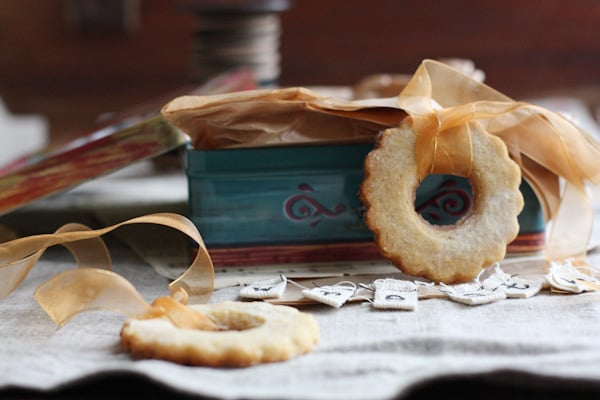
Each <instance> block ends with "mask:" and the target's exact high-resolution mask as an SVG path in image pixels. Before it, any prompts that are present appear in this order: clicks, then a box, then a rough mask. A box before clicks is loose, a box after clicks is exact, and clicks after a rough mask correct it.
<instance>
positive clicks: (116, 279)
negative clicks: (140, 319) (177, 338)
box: [0, 213, 214, 325]
mask: <svg viewBox="0 0 600 400" xmlns="http://www.w3.org/2000/svg"><path fill="white" fill-rule="evenodd" d="M138 223H150V224H159V225H164V226H166V227H170V228H174V229H177V230H179V231H180V232H182V233H184V234H186V235H187V236H188V237H190V238H191V239H193V240H194V241H195V242H196V243H197V244H198V251H197V253H196V257H195V258H194V260H193V261H192V263H191V265H190V267H189V268H188V269H187V271H186V272H185V273H184V274H183V275H182V276H181V277H179V278H178V279H177V280H175V281H173V282H171V284H170V285H169V289H170V293H171V297H172V302H176V303H177V304H186V303H187V302H188V300H192V301H194V302H203V303H205V302H207V301H208V300H209V298H210V296H211V294H212V290H213V284H214V269H213V264H212V260H211V259H210V256H209V254H208V251H207V249H206V246H205V245H204V241H203V239H202V236H201V235H200V232H198V229H197V228H196V226H195V225H194V224H193V223H192V222H191V221H190V220H189V219H187V218H186V217H184V216H181V215H178V214H172V213H158V214H150V215H144V216H141V217H137V218H132V219H130V220H127V221H124V222H121V223H118V224H115V225H112V226H109V227H106V228H103V229H96V230H93V229H90V228H88V227H87V226H85V225H81V224H73V223H72V224H67V225H64V226H62V227H61V228H60V229H58V230H57V231H56V232H55V233H54V234H44V235H34V236H29V237H25V238H20V239H15V240H12V241H9V242H5V243H2V244H0V254H1V255H2V259H3V261H4V262H3V263H2V264H0V296H1V297H0V298H3V297H6V296H8V295H9V294H10V293H11V292H12V291H13V290H15V289H16V288H17V287H18V286H19V285H20V283H21V282H22V281H23V280H24V279H25V278H26V276H27V274H28V273H29V271H30V270H31V268H33V266H34V265H35V264H36V262H37V261H38V260H39V258H40V257H41V256H42V255H43V253H44V251H45V250H46V249H47V248H48V247H50V246H52V245H56V244H61V245H63V246H65V247H67V248H68V249H69V251H70V252H71V253H72V254H73V256H74V257H75V260H76V262H77V266H78V268H77V269H75V270H69V271H66V272H63V273H60V274H58V275H56V276H54V277H53V278H52V279H50V280H49V281H47V282H45V283H43V284H42V285H40V286H39V287H38V288H37V289H36V291H35V294H34V296H35V298H36V300H37V301H38V303H39V304H40V306H41V307H42V308H43V309H44V310H45V311H46V313H47V314H48V315H49V316H50V317H51V318H52V319H53V320H54V321H55V322H56V323H57V324H58V325H63V324H64V323H66V322H67V321H68V320H69V319H71V318H72V317H73V316H75V315H77V314H78V313H80V312H83V311H86V310H93V309H108V310H112V311H116V312H120V313H122V314H125V315H127V316H130V317H133V316H137V315H141V314H142V313H147V312H148V310H149V309H150V308H152V307H157V306H150V305H149V304H148V303H146V301H145V300H144V299H143V298H142V296H141V295H140V294H139V293H138V292H137V291H136V289H135V288H134V287H133V285H131V283H129V282H128V281H127V280H125V279H124V278H122V277H120V276H119V275H117V274H115V273H114V272H112V271H111V265H112V264H111V260H110V255H109V253H108V249H107V248H106V245H105V244H104V242H103V241H102V239H101V238H100V237H101V236H102V235H104V234H106V233H109V232H111V231H113V230H115V229H117V228H119V227H121V226H124V225H129V224H138ZM172 302H170V303H169V302H165V301H163V302H161V303H160V304H162V305H164V304H171V303H172ZM162 308H163V309H164V311H163V314H165V315H167V316H169V317H171V316H172V317H173V318H175V319H176V320H182V319H185V318H183V317H181V315H182V314H181V307H177V306H173V305H172V304H171V305H170V306H169V307H162ZM171 314H173V315H171ZM194 320H198V318H197V317H195V319H194Z"/></svg>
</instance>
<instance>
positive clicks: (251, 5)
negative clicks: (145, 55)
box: [183, 0, 291, 87]
mask: <svg viewBox="0 0 600 400" xmlns="http://www.w3.org/2000/svg"><path fill="white" fill-rule="evenodd" d="M290 6H291V1H289V0H262V1H256V0H254V1H240V0H236V1H232V0H230V1H219V0H211V1H206V0H205V1H194V2H189V3H187V4H186V5H184V7H183V8H184V10H185V11H187V12H190V13H193V14H194V15H195V16H196V18H197V28H196V30H195V32H194V38H195V46H194V48H193V58H192V70H191V78H192V79H193V80H195V81H200V82H201V81H204V80H206V79H210V78H211V77H212V76H214V75H216V74H219V73H222V72H223V71H224V70H229V69H234V68H242V67H244V68H249V69H251V70H252V71H253V72H254V74H255V78H256V80H257V82H258V84H259V85H260V86H263V87H268V86H276V85H277V82H278V79H279V74H280V55H279V44H280V35H281V23H280V19H279V13H280V12H282V11H285V10H287V9H288V8H289V7H290Z"/></svg>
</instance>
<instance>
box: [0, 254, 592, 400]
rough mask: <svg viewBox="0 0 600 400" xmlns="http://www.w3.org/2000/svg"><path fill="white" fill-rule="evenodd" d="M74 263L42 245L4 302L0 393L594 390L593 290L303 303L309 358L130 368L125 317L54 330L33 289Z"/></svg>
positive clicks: (373, 395)
mask: <svg viewBox="0 0 600 400" xmlns="http://www.w3.org/2000/svg"><path fill="white" fill-rule="evenodd" d="M115 245H117V247H116V248H117V251H116V252H115ZM109 248H110V249H111V252H112V254H113V258H114V263H115V265H114V270H115V271H116V272H118V273H120V274H121V275H123V276H124V277H125V278H127V279H128V280H130V281H131V282H132V283H133V284H134V285H135V287H136V288H138V290H139V291H140V292H141V293H142V294H143V295H144V297H145V298H146V299H147V300H148V301H151V300H153V299H154V298H156V297H158V296H160V295H165V294H167V284H168V282H167V279H166V278H164V277H162V276H159V275H158V274H157V273H156V272H155V271H154V269H152V268H151V267H149V266H148V265H144V263H143V262H142V261H140V260H139V259H138V258H137V257H136V256H135V255H133V253H131V252H129V251H128V250H127V249H125V248H122V247H119V246H118V243H109ZM72 267H73V262H72V260H71V259H70V256H69V255H68V253H66V251H63V250H62V248H60V247H59V248H57V249H50V250H49V251H48V253H47V254H45V255H44V257H43V258H42V261H41V262H40V263H39V265H38V266H37V267H36V268H34V269H33V270H32V272H31V273H30V275H29V276H28V278H27V279H26V281H25V282H24V284H23V285H22V286H21V287H20V288H18V289H17V291H16V292H14V293H12V294H11V295H10V296H9V297H7V298H6V299H4V300H3V301H2V302H0V315H1V317H0V319H1V321H2V324H1V325H0V337H1V338H2V341H1V342H0V389H3V388H9V387H22V388H32V389H40V390H51V389H55V388H57V387H60V386H65V385H67V386H68V385H72V384H75V383H77V382H80V381H82V380H84V379H88V380H89V379H90V378H92V377H94V376H101V375H102V376H106V374H109V375H110V374H115V376H118V375H119V374H122V373H123V372H131V373H134V374H139V375H140V376H144V377H146V378H148V379H150V380H153V381H155V382H159V383H161V384H164V385H166V386H167V387H169V388H173V389H174V390H177V391H181V392H184V393H193V394H196V395H198V396H205V397H211V398H212V397H214V398H217V399H241V398H244V399H315V400H316V399H361V400H368V399H391V398H397V397H398V396H401V395H403V394H405V393H407V391H409V390H410V388H411V387H412V386H413V385H419V384H423V383H424V382H426V381H427V380H429V379H434V378H440V377H447V376H452V375H455V374H459V375H460V374H479V373H490V372H494V371H498V372H501V371H514V372H517V373H519V374H520V373H524V374H525V373H526V374H533V376H539V377H555V378H561V379H564V380H565V382H570V383H571V384H572V383H574V382H575V383H576V382H578V381H581V382H583V381H588V384H591V387H593V388H595V390H597V391H598V393H600V293H587V294H577V295H559V294H551V293H550V292H548V291H543V292H542V293H540V294H538V295H537V296H534V297H531V298H528V299H507V300H503V301H498V302H494V303H489V304H485V305H481V306H467V305H464V304H459V303H455V302H452V301H449V300H447V299H427V300H422V301H420V302H419V306H418V308H417V309H416V310H415V311H382V310H375V309H374V308H372V307H370V304H369V303H366V302H365V303H352V304H346V305H344V306H343V307H341V308H339V309H335V308H332V307H329V306H327V305H314V306H308V307H305V308H304V310H305V311H306V312H310V313H312V314H314V315H315V317H316V319H317V321H318V323H319V326H320V330H321V339H320V342H319V344H318V345H317V346H316V348H315V349H314V351H312V352H311V353H309V354H307V355H304V356H300V357H297V358H294V359H292V360H289V361H286V362H282V363H275V364H265V365H258V366H254V367H250V368H242V369H215V368H206V367H188V366H181V365H177V364H174V363H170V362H164V361H157V360H132V359H131V358H130V356H129V355H128V354H127V353H125V352H124V351H123V350H122V349H121V347H120V345H119V330H120V328H121V326H122V323H123V321H124V317H123V316H121V315H118V314H115V313H112V312H109V311H97V312H88V313H85V314H81V315H78V316H76V317H75V318H74V319H73V320H72V321H71V322H69V323H68V324H67V325H65V326H64V327H62V328H60V329H58V328H57V327H56V326H55V325H54V323H53V322H52V321H51V320H50V319H49V318H48V317H47V316H46V314H45V313H44V312H43V311H42V310H41V308H40V307H39V306H38V305H37V303H36V302H35V300H34V298H33V291H34V289H35V287H36V286H37V285H39V284H40V283H42V282H43V281H44V280H46V279H48V278H49V277H51V276H52V275H54V274H56V273H57V272H59V271H62V270H64V269H67V268H72ZM238 292H239V288H236V287H234V288H228V289H221V290H218V291H216V292H215V293H214V296H213V298H212V300H211V301H215V302H216V301H221V300H227V299H235V298H237V294H238ZM528 382H529V381H528V380H527V379H524V380H523V382H522V384H523V385H528ZM532 385H533V384H532ZM0 393H1V391H0Z"/></svg>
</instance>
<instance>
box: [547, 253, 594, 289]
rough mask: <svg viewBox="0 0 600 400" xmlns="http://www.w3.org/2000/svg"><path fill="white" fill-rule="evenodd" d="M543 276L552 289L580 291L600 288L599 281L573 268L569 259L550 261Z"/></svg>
mask: <svg viewBox="0 0 600 400" xmlns="http://www.w3.org/2000/svg"><path fill="white" fill-rule="evenodd" d="M545 278H546V281H547V282H548V283H549V284H550V286H552V288H553V289H555V290H558V291H562V292H568V293H582V292H587V291H594V290H600V281H599V280H598V279H596V278H593V277H591V276H589V275H587V274H584V273H583V272H581V271H580V270H579V269H577V268H575V267H574V266H573V264H572V263H571V261H570V260H566V261H564V262H557V261H552V262H551V263H550V271H549V272H548V273H547V274H546V275H545Z"/></svg>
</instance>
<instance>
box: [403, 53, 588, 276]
mask: <svg viewBox="0 0 600 400" xmlns="http://www.w3.org/2000/svg"><path fill="white" fill-rule="evenodd" d="M398 101H399V104H400V107H401V108H402V109H404V110H405V111H406V112H407V113H408V114H409V115H410V117H411V118H412V119H413V127H414V129H415V131H416V132H417V134H418V138H417V143H416V149H415V152H416V156H417V160H418V162H419V164H418V173H419V177H420V178H424V177H425V176H427V175H429V174H432V173H436V171H443V172H445V173H454V174H457V175H461V176H467V177H468V176H469V174H470V170H471V160H472V149H471V141H470V134H469V132H470V127H471V126H472V125H473V124H480V125H481V126H482V127H483V128H484V129H485V130H486V131H487V132H488V133H490V134H492V135H496V136H498V137H499V138H501V139H502V140H503V141H504V143H505V144H506V146H507V149H508V152H509V154H510V156H511V158H512V159H513V160H515V161H516V162H517V163H518V164H519V165H520V167H521V171H522V175H523V177H524V179H526V180H527V181H528V183H529V184H530V185H531V187H532V189H533V190H534V191H535V193H536V195H537V197H538V199H539V200H540V203H541V205H542V209H543V211H544V216H545V218H546V221H547V222H548V221H552V230H551V232H550V235H549V237H548V238H547V240H546V258H547V260H548V261H552V260H553V261H559V260H565V259H571V260H574V262H576V263H577V264H579V265H581V264H585V256H586V252H587V244H588V241H589V237H590V234H591V231H592V224H593V213H592V208H591V205H590V201H589V198H588V196H587V193H586V184H589V183H592V184H594V185H598V184H600V163H599V162H598V160H599V159H600V145H599V144H598V143H597V142H596V141H595V140H594V139H593V138H592V137H590V136H589V135H588V134H587V133H585V132H583V131H582V130H580V129H579V128H578V127H576V126H575V125H573V124H572V123H570V122H569V121H568V120H567V119H565V118H564V117H562V116H561V115H559V114H557V113H554V112H551V111H549V110H546V109H544V108H542V107H538V106H535V105H532V104H529V103H525V102H517V101H514V100H512V99H510V98H509V97H507V96H505V95H503V94H501V93H499V92H497V91H496V90H494V89H492V88H490V87H489V86H487V85H485V84H483V83H481V82H479V81H477V80H474V79H472V78H471V77H469V76H467V75H465V74H463V73H461V72H460V71H458V70H456V69H454V68H452V67H450V66H449V65H447V64H444V63H441V62H438V61H434V60H424V61H423V63H422V64H421V65H420V66H419V68H418V69H417V71H416V72H415V74H414V75H413V77H412V79H411V80H410V81H409V83H408V84H407V85H406V86H405V88H404V89H403V90H402V92H401V93H400V95H399V97H398Z"/></svg>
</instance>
